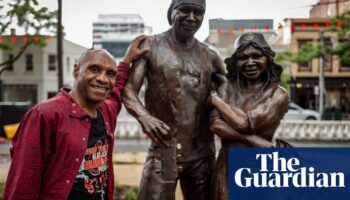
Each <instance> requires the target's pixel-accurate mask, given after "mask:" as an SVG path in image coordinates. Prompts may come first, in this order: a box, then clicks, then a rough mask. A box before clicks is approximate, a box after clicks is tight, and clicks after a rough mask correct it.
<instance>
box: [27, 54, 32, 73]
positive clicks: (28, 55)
mask: <svg viewBox="0 0 350 200" xmlns="http://www.w3.org/2000/svg"><path fill="white" fill-rule="evenodd" d="M26 70H27V71H33V54H26Z"/></svg>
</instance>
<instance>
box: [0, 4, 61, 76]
mask: <svg viewBox="0 0 350 200" xmlns="http://www.w3.org/2000/svg"><path fill="white" fill-rule="evenodd" d="M0 11H1V12H0V36H1V35H6V34H8V33H9V32H10V27H13V26H16V27H18V28H20V29H21V30H23V31H24V33H25V35H27V38H28V40H27V42H26V43H23V45H22V46H21V47H20V48H19V50H18V52H14V56H13V57H12V58H11V59H8V60H4V61H3V62H1V63H0V75H1V73H2V72H3V71H4V70H6V69H7V68H8V67H9V65H10V64H13V63H14V62H16V61H17V60H18V59H19V58H20V57H21V56H22V55H23V53H24V52H25V51H26V50H27V49H28V47H29V46H31V45H39V46H45V45H46V40H45V38H44V37H38V36H40V35H41V34H43V33H45V34H47V33H55V32H56V26H57V19H56V17H57V11H49V10H48V9H47V8H46V7H40V6H39V2H38V0H5V1H4V0H0ZM0 49H4V50H11V49H12V45H11V43H9V42H6V41H2V42H0Z"/></svg>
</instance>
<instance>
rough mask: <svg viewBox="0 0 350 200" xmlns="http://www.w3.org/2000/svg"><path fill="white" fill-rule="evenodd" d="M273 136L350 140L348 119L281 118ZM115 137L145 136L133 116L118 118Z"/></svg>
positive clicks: (135, 137) (316, 139)
mask: <svg viewBox="0 0 350 200" xmlns="http://www.w3.org/2000/svg"><path fill="white" fill-rule="evenodd" d="M275 136H276V137H278V138H281V139H285V140H315V141H320V140H325V141H350V121H313V120H292V121H291V120H283V121H282V122H281V124H280V126H279V127H278V129H277V130H276V133H275ZM116 137H117V138H130V139H137V138H146V135H145V134H143V133H142V130H141V128H140V126H139V124H138V122H137V121H136V120H135V119H133V118H119V119H118V125H117V129H116Z"/></svg>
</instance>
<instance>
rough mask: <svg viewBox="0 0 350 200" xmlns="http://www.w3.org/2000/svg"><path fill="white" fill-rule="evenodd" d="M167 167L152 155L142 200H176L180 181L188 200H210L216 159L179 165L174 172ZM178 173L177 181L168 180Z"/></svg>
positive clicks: (148, 163) (144, 173)
mask: <svg viewBox="0 0 350 200" xmlns="http://www.w3.org/2000/svg"><path fill="white" fill-rule="evenodd" d="M162 160H163V162H162ZM166 165H167V163H165V164H164V159H162V158H161V157H157V156H154V155H152V154H149V156H148V157H147V159H146V162H145V166H144V169H143V172H142V180H141V185H140V190H139V193H138V196H137V199H138V200H151V199H152V200H175V190H176V184H177V181H178V180H180V186H181V190H182V194H183V196H184V199H185V200H197V199H198V200H207V199H208V200H209V199H210V194H209V192H210V183H211V175H212V172H213V169H214V167H215V157H214V155H213V156H209V157H206V158H202V159H199V160H196V161H191V162H185V163H177V164H176V162H175V165H172V167H171V169H169V167H168V166H166ZM164 168H167V169H164ZM176 168H177V169H176ZM175 171H176V177H175V178H174V180H172V181H169V180H164V177H166V175H165V176H164V173H174V172H175Z"/></svg>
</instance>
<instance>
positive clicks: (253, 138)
mask: <svg viewBox="0 0 350 200" xmlns="http://www.w3.org/2000/svg"><path fill="white" fill-rule="evenodd" d="M246 139H247V140H248V141H249V143H250V145H252V146H253V147H273V144H272V143H271V142H269V141H267V140H265V139H264V138H262V137H260V136H257V135H249V136H247V138H246Z"/></svg>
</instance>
